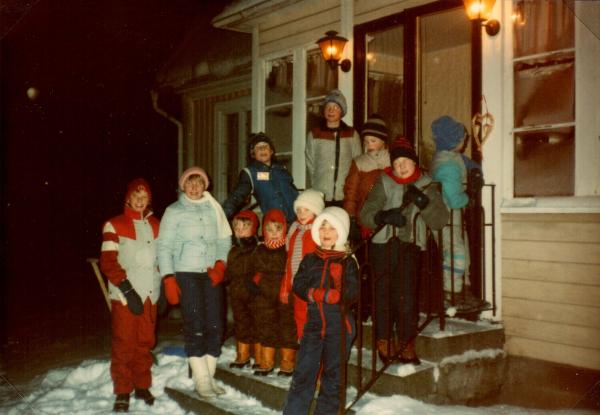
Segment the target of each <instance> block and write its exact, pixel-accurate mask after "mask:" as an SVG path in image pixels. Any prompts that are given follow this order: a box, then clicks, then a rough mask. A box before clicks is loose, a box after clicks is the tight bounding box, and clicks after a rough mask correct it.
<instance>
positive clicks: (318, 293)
mask: <svg viewBox="0 0 600 415" xmlns="http://www.w3.org/2000/svg"><path fill="white" fill-rule="evenodd" d="M311 290H312V298H313V300H314V301H315V303H322V302H323V298H325V294H326V293H327V290H326V289H325V288H311ZM309 297H310V290H309Z"/></svg>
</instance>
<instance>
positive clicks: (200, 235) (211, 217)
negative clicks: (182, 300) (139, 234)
mask: <svg viewBox="0 0 600 415" xmlns="http://www.w3.org/2000/svg"><path fill="white" fill-rule="evenodd" d="M214 206H216V207H217V208H218V209H220V206H219V205H218V204H216V203H215V205H213V204H211V203H210V202H209V201H208V200H207V198H202V199H200V201H199V203H194V202H192V201H190V200H189V199H188V198H186V197H185V194H184V193H182V194H181V195H180V196H179V200H178V201H177V202H175V203H173V204H171V205H170V206H169V207H168V208H167V210H166V211H165V214H164V215H163V217H162V220H161V222H160V230H159V234H158V265H159V268H160V274H161V275H168V274H175V272H198V273H201V272H206V270H207V269H208V267H212V266H213V265H214V263H215V262H216V261H217V260H222V261H223V262H225V261H226V260H227V253H228V252H229V249H230V248H231V237H230V236H227V237H223V238H219V236H218V235H219V230H218V227H217V213H216V212H215V208H214ZM222 226H229V225H228V224H227V222H226V221H225V223H224V224H222Z"/></svg>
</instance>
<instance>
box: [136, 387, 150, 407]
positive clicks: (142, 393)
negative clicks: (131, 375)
mask: <svg viewBox="0 0 600 415" xmlns="http://www.w3.org/2000/svg"><path fill="white" fill-rule="evenodd" d="M135 399H142V400H143V401H144V402H146V405H149V406H152V405H154V395H152V393H150V390H148V389H136V390H135Z"/></svg>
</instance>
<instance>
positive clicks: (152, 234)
mask: <svg viewBox="0 0 600 415" xmlns="http://www.w3.org/2000/svg"><path fill="white" fill-rule="evenodd" d="M158 227H159V222H158V219H156V218H155V217H154V216H152V212H150V213H148V214H146V215H145V216H144V215H143V214H142V213H140V212H136V211H134V210H133V209H131V208H128V207H126V208H125V212H124V214H122V215H120V216H117V217H114V218H112V219H110V220H109V221H107V222H106V223H105V224H104V227H103V229H102V253H101V255H100V268H101V270H102V272H103V273H104V274H105V275H106V276H107V278H108V282H109V284H108V291H109V296H110V298H111V300H119V299H120V294H121V290H119V289H118V288H117V286H118V285H119V284H120V283H121V282H123V280H125V279H128V280H129V282H131V285H132V286H133V288H134V289H135V290H136V291H137V293H138V294H139V295H140V297H141V298H142V301H144V300H145V299H146V297H150V301H152V303H153V304H154V303H156V301H157V300H158V296H159V293H160V274H159V273H158V267H157V265H158V261H157V258H156V241H155V240H156V237H157V236H158Z"/></svg>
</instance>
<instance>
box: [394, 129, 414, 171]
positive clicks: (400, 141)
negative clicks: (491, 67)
mask: <svg viewBox="0 0 600 415" xmlns="http://www.w3.org/2000/svg"><path fill="white" fill-rule="evenodd" d="M398 157H406V158H409V159H411V160H412V161H414V162H415V163H417V164H419V157H417V153H416V152H415V149H414V147H413V145H412V143H411V142H410V141H408V140H407V139H406V138H405V137H402V136H398V137H396V138H395V139H394V141H393V142H392V144H391V145H390V162H391V163H392V164H393V163H394V160H396V159H397V158H398Z"/></svg>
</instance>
